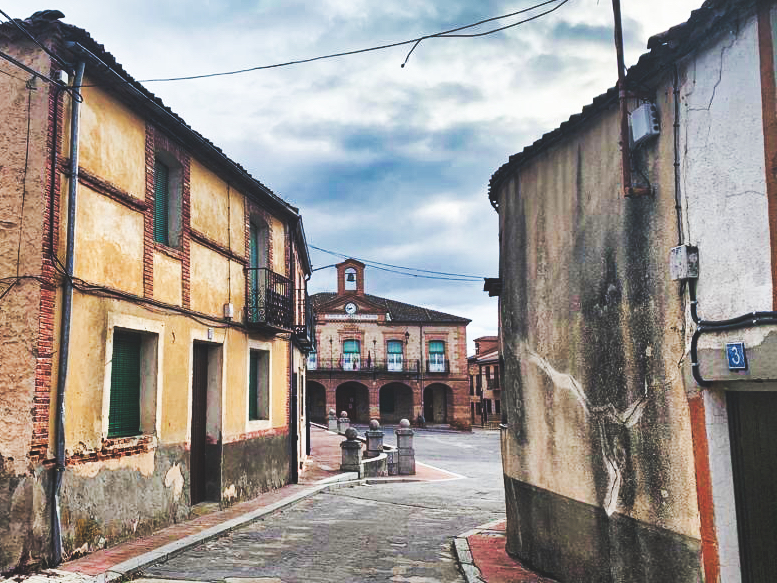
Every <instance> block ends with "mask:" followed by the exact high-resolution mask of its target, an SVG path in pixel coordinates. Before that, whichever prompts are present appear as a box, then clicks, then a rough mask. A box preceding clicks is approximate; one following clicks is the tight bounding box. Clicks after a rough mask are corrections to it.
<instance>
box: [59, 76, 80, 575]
mask: <svg viewBox="0 0 777 583" xmlns="http://www.w3.org/2000/svg"><path fill="white" fill-rule="evenodd" d="M85 67H86V63H84V61H81V62H79V63H78V65H77V66H76V74H75V79H74V80H73V89H74V90H75V91H79V89H80V88H81V85H82V84H83V81H84V69H85ZM81 101H82V99H73V101H72V103H71V110H70V187H69V188H68V195H67V248H66V252H65V279H64V281H63V287H62V324H61V327H62V333H61V336H60V350H59V367H58V371H57V405H56V407H57V408H56V411H55V426H56V428H55V434H54V439H55V446H54V455H55V465H54V484H53V488H52V499H51V513H52V521H51V525H52V526H51V540H52V564H53V565H59V564H60V563H61V562H62V516H61V513H60V508H59V502H60V500H59V493H60V490H61V488H62V477H63V474H64V472H65V385H66V383H67V365H68V358H69V356H70V322H71V316H72V312H73V273H74V267H75V233H76V209H77V205H76V200H77V194H78V122H79V117H80V113H81Z"/></svg>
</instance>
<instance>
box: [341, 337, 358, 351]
mask: <svg viewBox="0 0 777 583" xmlns="http://www.w3.org/2000/svg"><path fill="white" fill-rule="evenodd" d="M343 352H345V353H348V354H353V353H356V354H358V353H359V341H358V340H346V341H345V342H343Z"/></svg>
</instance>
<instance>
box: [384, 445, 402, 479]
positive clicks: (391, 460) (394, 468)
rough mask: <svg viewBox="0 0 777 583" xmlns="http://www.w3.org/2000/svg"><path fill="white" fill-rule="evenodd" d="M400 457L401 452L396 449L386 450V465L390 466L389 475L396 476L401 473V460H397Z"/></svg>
mask: <svg viewBox="0 0 777 583" xmlns="http://www.w3.org/2000/svg"><path fill="white" fill-rule="evenodd" d="M398 457H399V452H398V451H397V450H395V449H390V450H389V451H387V452H386V466H387V468H388V475H389V476H396V475H397V474H398V473H399V467H398V466H399V462H398V461H397V458H398Z"/></svg>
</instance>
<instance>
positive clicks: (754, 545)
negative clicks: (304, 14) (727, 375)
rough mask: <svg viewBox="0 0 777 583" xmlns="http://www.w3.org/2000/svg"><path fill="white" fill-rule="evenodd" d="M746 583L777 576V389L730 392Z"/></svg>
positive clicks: (767, 581)
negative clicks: (776, 390) (775, 390)
mask: <svg viewBox="0 0 777 583" xmlns="http://www.w3.org/2000/svg"><path fill="white" fill-rule="evenodd" d="M727 405H728V414H729V432H730V438H731V459H732V465H733V473H734V491H735V495H736V508H737V526H738V529H739V555H740V562H741V565H742V582H743V583H772V582H773V581H775V576H777V392H774V391H750V392H729V393H727Z"/></svg>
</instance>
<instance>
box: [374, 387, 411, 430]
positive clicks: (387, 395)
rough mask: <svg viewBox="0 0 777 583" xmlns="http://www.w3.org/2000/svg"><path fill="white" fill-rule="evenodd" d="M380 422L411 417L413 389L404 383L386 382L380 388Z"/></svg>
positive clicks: (396, 420)
mask: <svg viewBox="0 0 777 583" xmlns="http://www.w3.org/2000/svg"><path fill="white" fill-rule="evenodd" d="M379 401H380V420H381V423H397V422H398V421H399V420H401V419H413V389H411V388H410V387H409V386H407V385H406V384H404V383H388V384H387V385H383V386H382V387H381V388H380V396H379Z"/></svg>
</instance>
